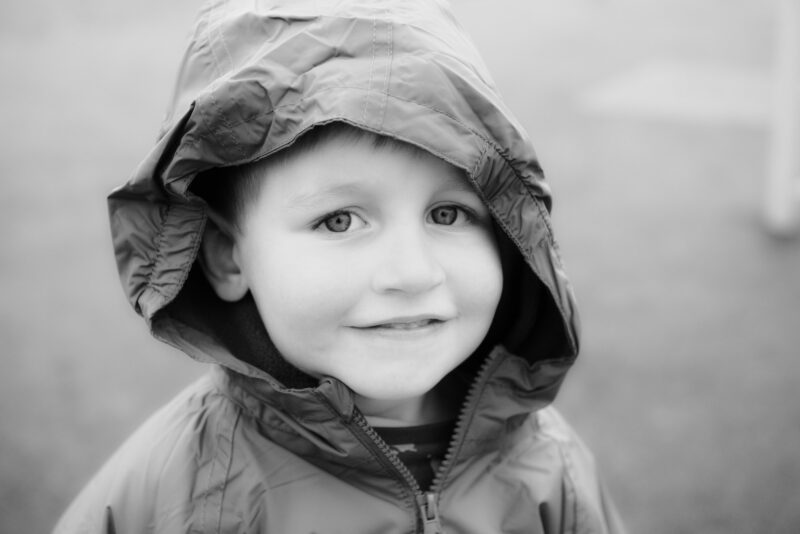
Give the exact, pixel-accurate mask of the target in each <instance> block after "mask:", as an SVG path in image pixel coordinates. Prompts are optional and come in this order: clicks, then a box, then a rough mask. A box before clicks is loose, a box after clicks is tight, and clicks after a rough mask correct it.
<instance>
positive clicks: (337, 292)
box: [56, 0, 622, 534]
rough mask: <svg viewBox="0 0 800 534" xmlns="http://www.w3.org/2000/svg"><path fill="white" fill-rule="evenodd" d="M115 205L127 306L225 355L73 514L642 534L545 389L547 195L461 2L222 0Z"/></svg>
mask: <svg viewBox="0 0 800 534" xmlns="http://www.w3.org/2000/svg"><path fill="white" fill-rule="evenodd" d="M109 201H110V213H111V225H112V233H113V238H114V246H115V250H116V258H117V262H118V265H119V269H120V275H121V278H122V281H123V285H124V288H125V290H126V292H127V294H128V296H129V299H130V301H131V303H132V304H133V306H134V307H135V308H136V310H137V311H138V312H139V313H140V314H141V315H142V316H143V317H144V318H145V320H147V321H148V324H149V325H150V327H151V329H152V332H153V334H154V335H155V336H156V337H157V338H159V339H161V340H163V341H165V342H167V343H170V344H172V345H174V346H176V347H178V348H180V349H181V350H183V351H185V352H186V353H187V354H188V355H189V356H191V357H192V358H195V359H197V360H200V361H205V362H210V363H213V364H215V365H214V366H213V370H212V372H211V373H210V374H209V375H208V376H207V377H205V378H204V379H202V380H200V381H199V382H198V383H196V384H194V385H193V386H191V387H190V388H188V389H187V390H186V391H185V392H184V393H182V394H181V395H180V396H178V397H177V398H176V399H175V400H174V401H172V402H171V403H170V404H169V405H167V406H166V407H165V408H163V409H162V410H161V411H159V412H158V413H157V414H156V415H155V416H153V417H152V418H151V419H150V420H149V421H148V422H147V423H146V424H145V425H144V426H143V427H142V428H141V429H139V430H138V431H137V432H136V434H134V436H132V437H131V438H130V439H129V440H128V442H127V443H126V444H125V445H124V446H123V447H122V448H121V449H120V450H119V451H118V452H117V453H116V454H115V455H114V456H113V457H112V458H111V460H109V462H108V463H107V464H106V465H105V466H104V467H103V468H102V470H101V471H100V473H98V475H97V476H96V477H95V478H94V479H93V480H92V481H91V482H90V484H89V485H88V486H87V488H86V489H85V490H84V491H83V493H82V494H81V495H80V496H79V497H78V499H77V500H76V501H75V503H73V505H72V507H71V508H70V509H69V510H68V511H67V513H66V514H65V516H64V517H63V518H62V520H61V522H60V523H59V524H58V526H57V527H56V531H57V532H104V533H113V532H118V533H127V532H170V533H171V532H225V533H232V532H242V533H244V532H251V533H252V532H263V533H271V534H293V533H312V532H314V533H333V532H338V533H351V534H352V533H386V534H388V533H408V532H447V533H484V534H485V533H490V532H491V533H495V532H506V533H542V532H547V533H551V532H622V527H621V526H620V523H619V520H618V518H617V515H616V513H615V511H614V509H613V507H612V506H611V504H610V501H609V500H608V498H607V496H606V495H605V493H604V490H603V489H602V486H601V484H600V483H599V482H598V479H597V476H596V473H595V470H594V467H593V464H592V461H591V458H590V456H589V454H588V453H587V452H586V451H585V449H584V448H583V446H582V445H581V444H580V442H579V441H578V439H577V438H576V437H575V436H574V434H573V433H572V431H571V430H570V429H569V427H568V426H567V425H566V424H565V423H564V421H563V420H562V419H561V418H560V416H559V415H558V414H557V413H556V412H555V411H554V410H553V408H551V407H549V404H550V403H551V401H552V400H553V398H554V396H555V394H556V392H557V390H558V388H559V385H560V384H561V381H562V380H563V377H564V374H565V373H566V371H567V369H568V368H569V367H570V365H571V364H572V362H573V361H574V359H575V357H576V355H577V351H578V327H577V316H576V312H575V305H574V301H573V297H572V293H571V290H570V288H569V285H568V282H567V280H566V278H565V275H564V272H563V270H562V268H561V264H560V261H559V258H558V254H557V251H556V245H555V242H554V240H553V236H552V233H551V227H550V219H549V214H548V210H549V207H550V198H549V191H548V189H547V186H546V185H545V183H544V181H543V176H542V173H541V169H540V167H539V165H538V162H537V159H536V156H535V154H534V152H533V149H532V147H531V144H530V142H529V141H528V139H527V137H526V135H525V133H524V132H523V131H522V129H521V128H520V126H519V125H518V124H517V123H516V122H515V121H514V119H513V118H512V117H511V116H510V115H509V112H508V111H507V110H506V109H505V107H504V106H503V105H502V103H501V102H500V99H499V97H498V95H497V93H496V91H495V89H494V87H493V85H492V83H491V81H490V79H489V76H488V74H487V73H486V72H485V70H484V68H483V66H482V63H481V61H480V59H479V57H478V56H477V55H476V53H475V51H474V49H473V48H472V45H471V44H470V43H469V41H468V40H467V38H466V37H465V36H464V35H463V33H462V31H461V29H460V27H459V26H458V25H457V24H456V23H455V22H454V20H453V18H452V16H451V15H450V14H449V12H448V11H447V10H446V7H445V6H444V5H442V3H441V2H438V1H434V0H427V1H423V0H413V1H412V0H383V1H376V0H361V1H356V0H348V1H337V2H320V1H312V0H309V1H302V0H292V1H286V2H282V1H278V0H272V1H260V0H256V1H253V0H249V1H247V2H245V1H241V0H217V1H213V2H208V3H207V4H206V5H205V7H204V8H203V10H202V11H201V13H200V17H199V19H198V22H197V26H196V31H195V33H194V36H193V37H192V40H191V43H190V46H189V49H188V52H187V54H186V56H185V58H184V61H183V64H182V67H181V72H180V75H179V78H178V86H177V91H176V96H175V98H174V101H173V104H172V108H171V113H170V115H169V116H168V118H167V121H166V126H165V129H164V131H163V133H162V135H161V137H160V141H159V142H158V144H157V145H156V147H155V149H154V150H153V152H152V153H151V154H150V155H149V156H148V158H147V159H146V160H145V161H144V163H143V164H142V165H141V166H140V167H139V169H138V170H137V171H136V173H135V175H134V176H133V178H132V179H131V180H130V181H129V182H128V183H127V184H126V185H125V186H123V187H121V188H120V189H118V190H116V191H115V192H114V193H113V194H112V195H111V196H110V198H109Z"/></svg>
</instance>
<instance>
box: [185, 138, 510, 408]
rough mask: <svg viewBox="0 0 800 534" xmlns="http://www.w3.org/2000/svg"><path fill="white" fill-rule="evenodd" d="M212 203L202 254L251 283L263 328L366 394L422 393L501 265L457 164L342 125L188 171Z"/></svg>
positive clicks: (210, 273) (234, 278)
mask: <svg viewBox="0 0 800 534" xmlns="http://www.w3.org/2000/svg"><path fill="white" fill-rule="evenodd" d="M195 189H196V191H197V192H198V193H199V194H200V195H201V196H203V197H205V198H206V200H207V201H208V202H209V204H210V205H211V206H212V209H213V210H214V211H215V212H216V213H217V216H216V217H214V219H216V223H217V224H216V225H211V226H210V227H209V229H208V230H207V231H206V234H205V236H204V239H203V245H202V248H201V263H202V266H203V270H204V273H205V275H206V278H207V279H208V280H209V282H210V284H211V286H212V287H213V289H214V291H215V292H216V294H217V295H218V296H219V297H220V298H221V299H223V300H226V301H237V300H239V299H242V298H244V297H245V295H246V294H247V293H248V292H250V293H252V296H253V298H254V300H255V303H256V305H257V307H258V310H259V313H260V316H261V318H262V320H263V322H264V325H265V327H266V329H267V332H268V333H269V335H270V338H271V340H272V341H273V343H274V344H275V346H276V347H277V348H278V350H279V351H280V353H281V354H282V356H283V357H284V358H286V360H288V361H289V362H290V363H292V364H293V365H295V366H296V367H298V368H299V369H301V370H303V371H305V372H306V373H308V374H310V375H312V376H324V375H328V376H333V377H336V378H338V379H340V380H342V381H343V382H344V383H345V384H347V385H348V386H349V387H350V388H351V389H353V390H354V391H355V393H356V394H357V395H358V396H359V397H361V398H362V399H363V401H364V402H370V401H378V402H380V401H390V402H391V401H397V400H403V399H411V398H419V397H421V396H422V395H424V394H426V393H427V392H428V391H430V390H431V389H432V388H433V387H434V386H435V385H436V384H437V383H438V382H439V381H440V380H441V379H442V378H443V377H444V376H445V375H447V374H448V373H449V372H450V371H452V370H453V369H454V368H455V367H457V366H458V365H459V364H460V363H462V362H463V361H464V360H465V359H466V358H467V357H469V355H470V354H472V353H473V352H474V351H475V350H476V348H477V347H478V346H479V345H480V344H481V342H482V341H483V340H484V337H485V336H486V334H487V332H488V330H489V327H490V325H491V324H492V320H493V317H494V314H495V310H496V308H497V305H498V302H499V300H500V295H501V292H502V287H503V274H502V268H501V262H500V255H499V251H498V245H497V243H496V238H495V233H494V230H493V223H492V217H491V215H490V213H489V211H488V208H487V207H486V205H485V203H484V202H483V200H482V199H481V198H480V197H479V196H478V195H477V194H476V192H475V190H474V189H473V187H472V186H471V185H470V184H469V183H468V181H467V180H466V177H465V176H464V174H463V172H462V171H461V170H460V169H458V168H456V167H454V166H452V165H450V164H448V163H446V162H444V161H443V160H441V159H439V158H437V157H435V156H432V155H431V154H429V153H427V152H425V151H423V150H421V149H418V148H415V147H413V146H411V145H408V144H405V143H401V142H399V141H395V140H391V139H389V138H386V137H382V136H378V135H375V134H372V133H369V132H366V131H363V130H358V129H355V128H353V127H349V126H345V125H341V124H338V125H327V126H323V127H320V128H317V129H315V130H313V131H312V132H311V133H310V134H308V135H307V136H305V137H304V138H301V139H300V141H299V142H298V143H296V144H295V145H294V146H292V147H290V148H288V149H286V150H284V151H282V152H279V153H277V154H276V155H274V156H272V157H269V158H266V159H264V160H261V161H259V162H256V163H253V164H250V165H247V166H244V167H240V168H235V169H228V170H220V171H217V172H216V173H212V174H209V175H206V176H204V177H202V178H200V179H199V180H198V183H197V185H196V187H195Z"/></svg>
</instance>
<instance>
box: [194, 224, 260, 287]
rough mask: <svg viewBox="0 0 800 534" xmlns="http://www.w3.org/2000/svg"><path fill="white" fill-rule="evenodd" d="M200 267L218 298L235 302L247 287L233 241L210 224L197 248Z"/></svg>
mask: <svg viewBox="0 0 800 534" xmlns="http://www.w3.org/2000/svg"><path fill="white" fill-rule="evenodd" d="M199 260H200V266H201V267H202V269H203V273H204V274H205V275H206V279H207V280H208V282H209V283H210V284H211V287H212V288H214V292H215V293H216V294H217V296H218V297H219V298H221V299H222V300H225V301H227V302H236V301H238V300H240V299H241V298H242V297H244V296H245V295H246V294H247V291H248V290H249V287H248V285H247V280H246V279H245V276H244V274H243V273H242V269H241V266H240V262H241V260H240V258H239V254H238V251H237V247H236V241H235V240H234V239H233V238H232V237H231V236H229V235H228V234H226V233H225V232H223V231H221V230H220V229H219V228H218V227H217V226H216V225H215V224H213V223H211V221H209V224H208V225H207V226H206V229H205V232H204V233H203V242H202V243H201V245H200V257H199Z"/></svg>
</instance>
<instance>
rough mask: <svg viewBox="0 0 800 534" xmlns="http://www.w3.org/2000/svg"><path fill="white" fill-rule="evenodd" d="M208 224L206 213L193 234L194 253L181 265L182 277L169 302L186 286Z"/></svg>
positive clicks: (175, 286) (192, 245) (192, 246)
mask: <svg viewBox="0 0 800 534" xmlns="http://www.w3.org/2000/svg"><path fill="white" fill-rule="evenodd" d="M207 222H208V216H207V215H206V213H205V211H204V212H203V214H202V216H201V217H200V228H199V229H198V230H197V231H196V232H192V240H191V243H190V245H191V250H192V252H191V254H189V255H188V256H187V258H186V261H185V262H183V263H182V264H181V267H180V272H181V275H180V277H179V278H178V282H177V283H176V284H175V285H174V286H173V287H174V288H175V289H174V290H173V291H170V294H169V295H168V296H167V298H168V299H169V300H172V299H173V298H175V296H176V295H177V294H178V291H180V288H182V287H183V284H185V283H186V280H187V279H188V278H189V272H190V271H191V268H192V264H193V263H194V261H195V259H196V258H197V251H198V249H199V248H200V242H201V241H202V238H203V234H204V233H205V228H206V223H207Z"/></svg>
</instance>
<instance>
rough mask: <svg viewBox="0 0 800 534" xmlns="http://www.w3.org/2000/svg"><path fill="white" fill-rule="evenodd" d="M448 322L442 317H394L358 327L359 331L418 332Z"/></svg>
mask: <svg viewBox="0 0 800 534" xmlns="http://www.w3.org/2000/svg"><path fill="white" fill-rule="evenodd" d="M445 321H446V319H445V318H441V317H394V318H391V319H387V320H386V321H380V322H375V323H371V324H365V325H363V326H357V327H356V328H357V329H359V330H381V329H383V330H418V329H420V328H425V327H429V326H435V325H439V324H442V323H444V322H445Z"/></svg>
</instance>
